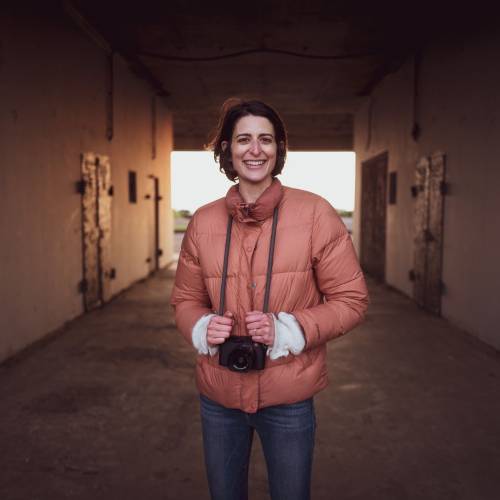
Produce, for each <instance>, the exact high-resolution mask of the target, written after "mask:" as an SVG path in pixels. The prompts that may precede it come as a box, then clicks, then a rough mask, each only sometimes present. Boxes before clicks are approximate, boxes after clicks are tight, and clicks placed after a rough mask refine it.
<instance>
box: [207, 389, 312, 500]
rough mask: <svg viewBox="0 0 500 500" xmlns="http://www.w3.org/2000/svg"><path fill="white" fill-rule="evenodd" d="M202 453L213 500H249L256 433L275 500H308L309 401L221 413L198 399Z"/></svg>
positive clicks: (309, 479) (216, 405) (310, 441)
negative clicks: (250, 473) (250, 468)
mask: <svg viewBox="0 0 500 500" xmlns="http://www.w3.org/2000/svg"><path fill="white" fill-rule="evenodd" d="M200 403H201V405H200V407H201V423H202V430H203V447H204V451H205V465H206V469H207V476H208V484H209V487H210V494H211V496H212V500H246V499H247V498H248V464H249V459H250V451H251V448H252V439H253V433H254V430H256V431H257V433H258V435H259V438H260V440H261V442H262V449H263V451H264V456H265V459H266V464H267V473H268V479H269V490H270V493H271V498H272V499H273V500H285V499H286V500H308V499H309V498H310V486H311V469H312V460H313V449H314V433H315V430H316V419H315V414H314V403H313V399H312V398H310V399H307V400H305V401H301V402H299V403H293V404H288V405H277V406H269V407H267V408H262V409H261V410H258V411H257V412H256V413H245V412H244V411H241V410H235V409H230V408H225V407H224V406H221V405H219V404H218V403H216V402H214V401H212V400H211V399H209V398H207V397H205V396H203V395H200Z"/></svg>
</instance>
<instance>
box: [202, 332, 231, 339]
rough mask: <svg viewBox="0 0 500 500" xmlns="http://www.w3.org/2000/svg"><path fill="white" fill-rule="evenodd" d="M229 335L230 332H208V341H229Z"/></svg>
mask: <svg viewBox="0 0 500 500" xmlns="http://www.w3.org/2000/svg"><path fill="white" fill-rule="evenodd" d="M229 335H230V333H229V332H207V339H209V340H212V339H227V338H228V337H229Z"/></svg>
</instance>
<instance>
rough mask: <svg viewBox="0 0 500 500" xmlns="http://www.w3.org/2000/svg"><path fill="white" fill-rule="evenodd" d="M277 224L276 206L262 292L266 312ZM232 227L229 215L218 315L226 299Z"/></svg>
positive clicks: (220, 314)
mask: <svg viewBox="0 0 500 500" xmlns="http://www.w3.org/2000/svg"><path fill="white" fill-rule="evenodd" d="M277 225H278V207H277V206H276V207H275V208H274V212H273V226H272V229H271V242H270V243H269V256H268V259H267V274H266V290H265V293H264V306H263V308H262V312H265V313H267V311H268V308H269V296H270V293H271V277H272V272H273V260H274V245H275V242H276V227H277ZM232 228H233V217H232V216H231V215H230V216H229V218H228V220H227V231H226V247H225V249H224V264H223V266H222V284H221V287H220V304H219V316H224V306H225V300H226V281H227V266H228V260H229V248H230V246H231V232H232Z"/></svg>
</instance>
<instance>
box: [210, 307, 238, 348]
mask: <svg viewBox="0 0 500 500" xmlns="http://www.w3.org/2000/svg"><path fill="white" fill-rule="evenodd" d="M233 325H234V319H233V313H232V312H230V311H226V312H225V313H224V316H218V315H216V316H213V317H212V319H211V320H210V322H209V323H208V327H207V343H208V345H209V346H211V347H215V346H217V345H219V344H223V343H224V342H225V341H226V339H227V338H228V337H229V335H231V331H232V330H233Z"/></svg>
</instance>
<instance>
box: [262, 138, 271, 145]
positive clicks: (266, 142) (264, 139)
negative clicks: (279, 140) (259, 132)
mask: <svg viewBox="0 0 500 500" xmlns="http://www.w3.org/2000/svg"><path fill="white" fill-rule="evenodd" d="M260 141H261V142H262V144H272V142H273V138H272V137H261V139H260Z"/></svg>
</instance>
